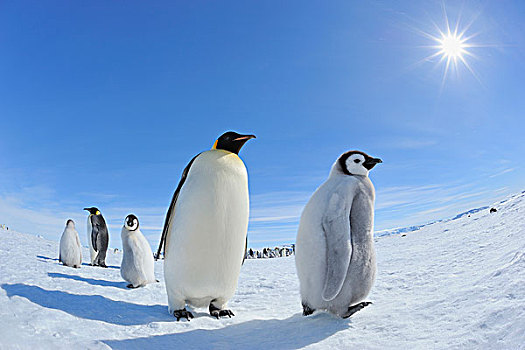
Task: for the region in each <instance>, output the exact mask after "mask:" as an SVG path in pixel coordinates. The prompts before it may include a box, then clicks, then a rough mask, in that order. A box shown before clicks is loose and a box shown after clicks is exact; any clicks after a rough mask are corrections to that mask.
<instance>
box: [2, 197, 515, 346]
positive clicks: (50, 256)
mask: <svg viewBox="0 0 525 350" xmlns="http://www.w3.org/2000/svg"><path fill="white" fill-rule="evenodd" d="M493 206H494V207H496V208H497V209H498V212H497V213H493V214H490V213H489V210H488V209H485V210H481V211H478V212H473V213H471V214H470V217H468V215H463V216H460V217H457V218H455V219H453V220H449V221H441V222H436V223H433V224H431V225H427V226H424V227H421V228H420V229H419V230H417V231H414V232H408V233H404V234H397V235H391V236H385V237H379V238H376V250H377V257H378V276H377V280H376V284H375V286H374V287H373V289H372V293H371V294H370V296H369V298H368V300H371V301H373V304H372V305H371V306H368V307H367V308H365V309H364V310H362V311H360V312H358V313H356V314H355V315H353V316H352V317H351V318H350V319H347V320H341V319H338V318H335V317H333V316H331V315H329V314H326V313H316V314H314V315H312V316H309V317H303V316H301V305H300V300H299V286H298V280H297V277H296V273H295V264H294V257H293V256H291V257H286V258H279V259H255V260H246V262H245V264H244V266H243V268H242V269H241V276H240V280H239V287H238V289H237V293H236V294H235V296H234V297H233V299H232V300H231V301H230V304H229V305H230V307H231V309H232V310H233V312H234V313H235V315H236V316H235V317H233V318H231V319H221V320H216V319H214V318H211V317H210V316H209V315H208V313H207V310H204V309H198V310H195V311H196V313H195V316H196V317H195V319H193V320H192V321H191V322H176V321H175V320H174V318H173V317H171V316H170V315H169V314H168V311H167V297H166V292H165V290H164V283H163V280H164V279H163V275H162V262H161V261H158V262H156V265H155V273H156V276H157V278H158V279H159V280H160V281H161V282H159V283H155V284H150V285H147V286H146V287H144V288H138V289H127V288H126V282H124V281H123V280H122V279H121V277H120V273H119V269H118V266H119V265H120V260H121V258H122V256H121V253H114V252H112V251H111V252H108V258H107V262H108V266H109V268H108V269H103V268H100V267H91V266H88V265H86V264H85V263H84V264H83V266H82V268H80V269H74V268H70V267H65V266H62V265H59V263H58V261H57V259H56V258H57V256H58V242H51V241H47V240H45V239H42V238H38V237H36V236H31V235H27V234H22V233H16V232H12V231H5V230H2V229H0V242H1V244H0V348H1V349H4V348H7V349H11V348H14V349H19V348H20V349H30V348H36V349H47V348H52V349H71V348H82V349H83V348H90V349H107V348H109V347H110V348H114V349H141V348H146V347H152V348H157V349H165V348H176V347H178V346H181V347H183V348H185V349H195V348H202V349H214V348H216V349H238V348H250V349H263V348H264V349H296V348H311V349H330V348H334V349H343V348H346V349H347V348H355V349H384V348H390V349H395V348H398V349H399V348H403V349H406V348H410V349H416V348H419V349H434V348H436V349H454V348H462V349H463V348H467V349H468V348H470V349H479V348H489V349H491V348H493V349H525V220H524V219H525V192H524V193H520V194H517V195H515V196H512V197H510V198H508V199H507V200H505V201H502V202H499V203H496V204H494V205H493ZM83 250H84V251H83V256H84V257H89V252H88V250H87V248H83Z"/></svg>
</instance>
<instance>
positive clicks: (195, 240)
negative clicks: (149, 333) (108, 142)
mask: <svg viewBox="0 0 525 350" xmlns="http://www.w3.org/2000/svg"><path fill="white" fill-rule="evenodd" d="M252 138H255V136H254V135H241V134H238V133H236V132H233V131H229V132H226V133H225V134H223V135H221V136H220V137H219V138H218V139H217V141H215V144H214V145H213V148H212V149H211V150H209V151H206V152H202V153H200V154H198V155H197V156H195V157H194V158H193V159H192V160H191V161H190V163H189V164H188V165H187V166H186V168H185V169H184V171H183V173H182V177H181V180H180V182H179V185H178V186H177V189H176V190H175V194H174V195H173V199H172V201H171V205H170V207H169V209H168V212H167V214H166V220H165V223H164V229H163V230H162V237H161V241H160V244H159V249H158V251H157V255H156V256H157V258H158V257H159V256H160V253H161V250H162V248H163V246H164V245H165V249H164V279H165V281H166V291H167V294H168V307H169V312H170V313H171V314H173V315H174V316H175V317H176V318H177V321H178V320H180V319H181V318H186V319H187V320H188V321H189V320H190V318H193V314H192V313H191V312H190V311H188V310H186V308H185V306H186V304H188V305H192V306H194V307H208V308H209V312H210V314H211V315H212V316H214V317H216V318H219V317H221V316H229V317H231V316H234V314H233V312H231V310H227V309H226V303H227V302H228V300H229V299H230V298H231V297H232V296H233V294H234V293H235V289H236V287H237V282H238V279H239V273H240V269H241V265H242V263H243V261H244V257H245V253H246V232H247V229H248V213H249V197H248V175H247V171H246V167H245V166H244V163H243V162H242V160H241V159H240V158H239V156H238V153H239V151H240V150H241V148H242V146H243V145H244V143H245V142H246V141H248V140H250V139H252Z"/></svg>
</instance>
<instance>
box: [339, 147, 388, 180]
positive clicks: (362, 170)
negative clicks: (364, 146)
mask: <svg viewBox="0 0 525 350" xmlns="http://www.w3.org/2000/svg"><path fill="white" fill-rule="evenodd" d="M338 163H339V164H338V165H339V167H340V169H341V171H342V172H343V173H344V174H346V175H364V176H368V172H369V171H370V170H371V169H372V168H373V167H374V166H376V164H378V163H383V161H382V160H381V159H379V158H374V157H370V156H369V155H368V154H366V153H365V152H361V151H348V152H345V153H343V154H342V155H341V156H340V157H339V160H338Z"/></svg>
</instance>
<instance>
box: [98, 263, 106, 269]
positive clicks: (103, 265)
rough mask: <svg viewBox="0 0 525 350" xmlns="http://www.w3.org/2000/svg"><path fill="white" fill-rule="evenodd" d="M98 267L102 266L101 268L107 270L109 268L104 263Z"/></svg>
mask: <svg viewBox="0 0 525 350" xmlns="http://www.w3.org/2000/svg"><path fill="white" fill-rule="evenodd" d="M98 266H100V267H104V268H106V269H107V268H108V267H107V265H106V264H104V263H102V264H100V265H98Z"/></svg>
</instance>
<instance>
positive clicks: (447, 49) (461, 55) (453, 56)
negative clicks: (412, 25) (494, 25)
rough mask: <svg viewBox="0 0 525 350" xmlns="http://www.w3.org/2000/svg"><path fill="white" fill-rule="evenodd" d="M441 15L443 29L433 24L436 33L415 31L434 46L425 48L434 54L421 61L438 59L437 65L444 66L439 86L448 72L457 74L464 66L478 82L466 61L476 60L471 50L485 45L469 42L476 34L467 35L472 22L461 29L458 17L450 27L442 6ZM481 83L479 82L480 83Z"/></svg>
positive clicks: (443, 82)
mask: <svg viewBox="0 0 525 350" xmlns="http://www.w3.org/2000/svg"><path fill="white" fill-rule="evenodd" d="M443 14H444V17H445V28H443V29H441V28H439V27H438V26H437V25H436V24H435V23H433V24H434V27H435V28H436V31H437V33H435V34H430V33H427V32H424V31H421V30H417V31H418V32H419V33H420V34H422V35H423V36H425V37H427V38H429V39H431V40H432V41H434V43H435V44H434V45H431V46H426V47H427V48H430V49H432V50H433V51H434V52H433V53H432V54H431V55H429V56H427V57H425V58H424V59H423V60H422V61H427V62H428V61H434V59H435V58H438V59H439V61H438V63H437V64H441V65H443V66H444V68H443V80H442V84H441V86H442V87H443V85H444V84H445V81H446V79H447V75H448V74H449V73H450V72H456V73H458V68H459V67H460V66H464V67H465V68H467V69H468V70H469V71H470V73H472V75H473V76H474V77H475V78H476V79H477V80H478V81H480V79H479V77H478V76H477V74H476V73H475V72H474V70H473V69H472V67H471V66H470V64H469V62H468V60H469V59H470V58H476V56H475V55H474V54H473V53H472V52H471V51H472V48H479V47H484V46H486V45H479V44H474V43H472V42H471V39H472V38H474V37H475V36H476V35H477V34H470V35H468V34H467V31H468V30H469V28H470V26H471V25H472V24H473V22H474V21H473V20H472V21H471V22H470V23H468V24H467V25H466V26H463V27H462V28H461V26H460V23H459V18H460V17H461V15H460V16H458V19H457V21H456V22H455V23H454V24H453V25H452V26H451V24H450V22H449V19H448V16H447V11H446V10H445V8H444V6H443ZM480 82H481V81H480Z"/></svg>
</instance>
